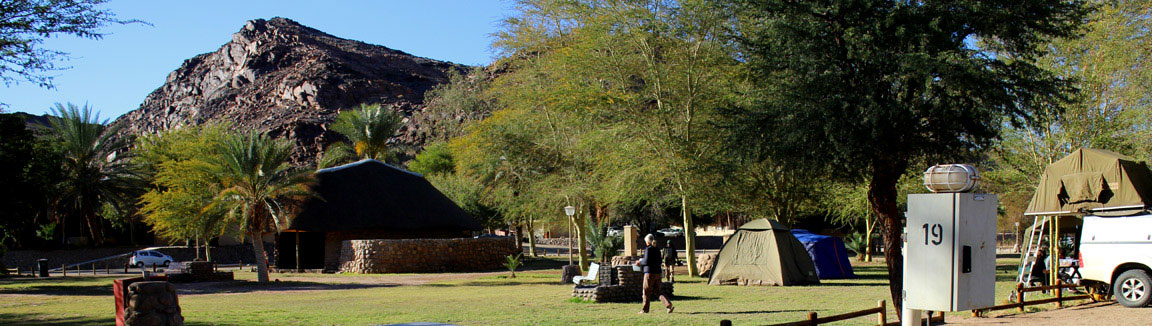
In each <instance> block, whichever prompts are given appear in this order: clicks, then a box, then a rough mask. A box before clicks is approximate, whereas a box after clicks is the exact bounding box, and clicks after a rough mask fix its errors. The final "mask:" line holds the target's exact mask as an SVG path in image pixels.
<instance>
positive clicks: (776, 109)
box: [729, 0, 1087, 308]
mask: <svg viewBox="0 0 1152 326" xmlns="http://www.w3.org/2000/svg"><path fill="white" fill-rule="evenodd" d="M740 6H741V10H739V11H738V12H739V13H740V17H739V19H738V23H739V29H738V33H737V34H736V39H735V40H736V41H737V42H738V43H739V44H740V46H741V53H742V54H743V55H744V56H745V58H746V60H747V63H748V67H749V70H750V71H749V72H750V74H751V76H752V78H753V79H754V80H756V82H757V84H758V85H757V86H758V87H759V89H760V90H761V92H760V93H759V94H757V95H758V96H757V97H758V99H759V101H758V102H757V103H756V104H755V105H753V106H751V107H749V108H746V109H742V110H736V112H735V114H734V117H733V123H732V124H731V125H730V126H729V127H731V129H730V130H731V131H732V135H733V136H734V137H733V141H734V146H738V147H740V148H743V150H749V151H758V152H764V153H768V154H769V155H770V156H771V157H776V158H778V159H780V160H784V161H786V162H791V163H793V164H795V165H794V166H796V167H797V168H806V169H818V168H823V167H826V168H827V169H826V170H825V171H827V172H830V173H833V174H835V175H837V176H840V177H842V178H860V177H864V178H866V179H867V180H868V182H869V186H868V201H869V203H870V204H871V208H872V210H873V211H874V212H875V213H876V215H877V217H878V218H879V221H880V227H881V231H882V234H883V236H884V249H885V250H884V252H885V258H886V263H887V265H888V275H889V287H890V290H891V294H892V297H893V298H894V299H898V298H900V297H901V296H900V293H901V289H902V288H901V285H902V280H903V275H902V271H903V265H902V263H903V259H902V256H901V254H900V233H901V223H902V220H903V216H902V213H901V209H900V207H899V206H898V202H897V190H896V188H897V183H898V181H899V180H900V177H901V176H902V175H903V174H904V173H905V171H907V170H908V168H909V165H910V163H911V162H912V161H913V160H916V159H921V158H927V157H931V158H934V159H939V160H946V159H949V158H955V157H957V156H966V155H967V154H968V153H970V152H972V151H978V150H982V149H986V148H987V147H988V146H989V145H990V144H991V142H992V141H993V140H994V139H995V137H996V136H997V135H998V134H999V131H1000V130H1001V128H1002V126H1003V125H1004V122H1005V120H1008V121H1010V122H1014V123H1021V122H1030V121H1031V118H1032V117H1033V116H1034V115H1036V114H1037V113H1038V112H1045V111H1048V110H1051V109H1054V108H1056V107H1057V104H1058V103H1060V102H1061V101H1063V100H1066V99H1067V98H1066V96H1065V94H1068V93H1070V92H1072V91H1073V88H1072V87H1071V85H1070V83H1069V82H1067V81H1066V80H1064V79H1062V78H1059V77H1058V76H1056V75H1054V74H1052V73H1051V72H1048V71H1046V70H1044V69H1042V68H1040V67H1039V66H1037V64H1036V61H1037V59H1038V57H1039V56H1041V55H1042V54H1044V53H1045V48H1044V47H1043V46H1042V45H1043V44H1044V42H1045V41H1047V40H1049V39H1052V38H1061V37H1074V36H1076V35H1077V33H1078V32H1077V29H1078V26H1079V24H1080V23H1081V21H1082V20H1083V18H1084V16H1085V14H1086V13H1087V10H1086V9H1085V8H1084V6H1083V4H1082V3H1081V2H1080V1H1046V0H1045V1H1040V0H1033V1H1019V0H1012V1H1007V0H1005V1H951V2H923V1H838V0H834V1H823V2H793V1H783V0H746V1H740ZM974 41H979V42H980V44H981V46H982V48H977V47H976V46H975V45H974V44H973V43H974ZM894 303H896V306H897V308H899V307H900V300H894Z"/></svg>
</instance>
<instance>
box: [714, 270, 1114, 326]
mask: <svg viewBox="0 0 1152 326" xmlns="http://www.w3.org/2000/svg"><path fill="white" fill-rule="evenodd" d="M1077 287H1079V285H1075V284H1061V283H1060V282H1059V281H1058V282H1057V283H1056V285H1049V286H1038V287H1025V286H1024V284H1023V283H1018V284H1016V301H1015V302H1012V303H1007V304H1002V305H996V306H991V307H986V308H980V309H976V310H972V316H974V317H976V316H980V315H981V314H983V313H986V312H989V311H995V310H1005V309H1019V310H1020V311H1021V312H1023V311H1024V310H1025V309H1024V307H1027V306H1033V305H1040V304H1046V303H1056V305H1057V307H1061V308H1063V307H1064V301H1070V300H1084V299H1092V296H1091V295H1087V294H1085V295H1072V296H1065V295H1064V294H1063V291H1061V290H1063V289H1072V288H1077ZM1040 291H1055V295H1056V297H1054V298H1045V299H1040V300H1032V301H1027V300H1026V298H1027V297H1028V296H1027V295H1025V293H1028V292H1040ZM870 315H876V325H897V326H898V325H900V322H899V321H894V322H888V320H887V319H888V310H887V307H886V304H885V302H884V300H880V301H877V302H876V307H875V308H870V309H864V310H859V311H853V312H847V313H842V314H838V315H832V316H826V317H820V316H819V315H818V314H817V313H816V312H809V313H808V319H806V320H800V321H794V322H787V323H779V324H772V325H771V326H805V325H820V324H827V323H831V322H837V321H843V320H848V319H853V318H860V317H864V316H870ZM928 320H931V321H932V323H942V322H944V314H943V313H940V314H939V315H938V316H932V312H931V311H929V312H928ZM720 325H721V326H732V321H730V320H721V321H720Z"/></svg>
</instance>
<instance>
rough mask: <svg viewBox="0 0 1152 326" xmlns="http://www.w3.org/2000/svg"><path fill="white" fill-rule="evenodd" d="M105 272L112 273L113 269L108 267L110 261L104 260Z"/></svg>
mask: <svg viewBox="0 0 1152 326" xmlns="http://www.w3.org/2000/svg"><path fill="white" fill-rule="evenodd" d="M104 274H109V275H111V274H112V269H111V268H109V267H108V262H104Z"/></svg>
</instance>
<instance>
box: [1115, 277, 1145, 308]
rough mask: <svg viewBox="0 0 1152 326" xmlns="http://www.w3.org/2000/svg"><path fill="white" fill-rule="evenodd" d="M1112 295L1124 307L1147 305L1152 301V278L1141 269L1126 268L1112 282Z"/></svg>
mask: <svg viewBox="0 0 1152 326" xmlns="http://www.w3.org/2000/svg"><path fill="white" fill-rule="evenodd" d="M1112 295H1113V296H1115V297H1116V301H1117V302H1120V304H1122V305H1124V306H1125V307H1129V308H1138V307H1143V306H1147V305H1148V302H1149V301H1152V279H1149V278H1148V273H1145V272H1144V271H1143V270H1139V269H1132V270H1128V271H1126V272H1124V273H1122V274H1120V277H1117V278H1116V282H1115V283H1113V284H1112Z"/></svg>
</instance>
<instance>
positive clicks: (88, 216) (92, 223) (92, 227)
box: [82, 205, 104, 246]
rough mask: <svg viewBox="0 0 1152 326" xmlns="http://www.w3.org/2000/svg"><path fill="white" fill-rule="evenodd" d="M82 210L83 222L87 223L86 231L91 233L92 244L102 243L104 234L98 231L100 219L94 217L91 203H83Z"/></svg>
mask: <svg viewBox="0 0 1152 326" xmlns="http://www.w3.org/2000/svg"><path fill="white" fill-rule="evenodd" d="M82 211H83V212H84V219H85V220H86V221H85V222H87V223H88V232H90V233H91V234H92V244H93V246H98V245H101V244H104V236H103V234H102V233H100V231H101V230H100V221H99V220H98V219H97V217H96V211H95V210H94V209H93V208H92V207H91V205H85V207H84V209H83V210H82Z"/></svg>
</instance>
